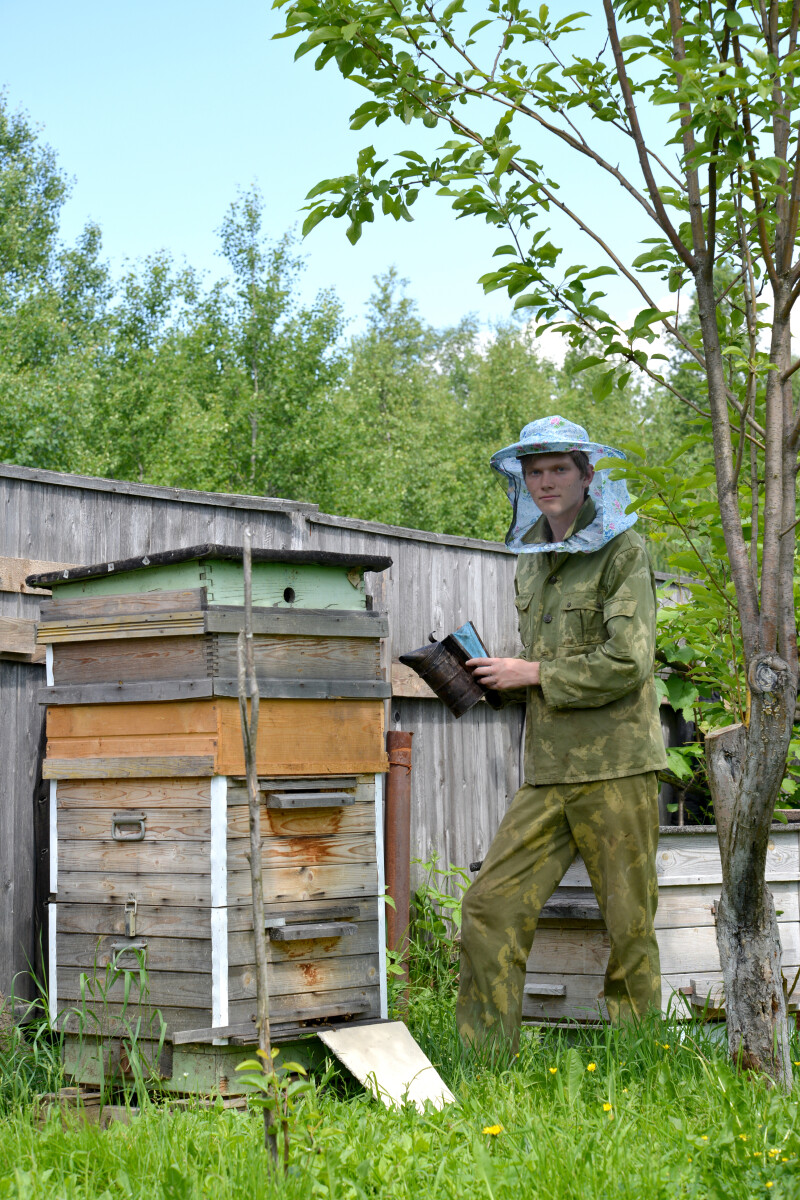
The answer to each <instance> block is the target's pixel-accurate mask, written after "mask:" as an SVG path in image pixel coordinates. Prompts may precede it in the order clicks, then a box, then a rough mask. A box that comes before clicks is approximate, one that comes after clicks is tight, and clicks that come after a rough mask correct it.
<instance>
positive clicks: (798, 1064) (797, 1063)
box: [792, 1060, 800, 1067]
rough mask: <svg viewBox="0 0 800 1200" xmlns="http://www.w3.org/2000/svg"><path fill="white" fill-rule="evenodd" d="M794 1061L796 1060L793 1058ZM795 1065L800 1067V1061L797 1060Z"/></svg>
mask: <svg viewBox="0 0 800 1200" xmlns="http://www.w3.org/2000/svg"><path fill="white" fill-rule="evenodd" d="M792 1061H794V1060H792ZM794 1065H795V1066H796V1067H800V1062H795V1064H794Z"/></svg>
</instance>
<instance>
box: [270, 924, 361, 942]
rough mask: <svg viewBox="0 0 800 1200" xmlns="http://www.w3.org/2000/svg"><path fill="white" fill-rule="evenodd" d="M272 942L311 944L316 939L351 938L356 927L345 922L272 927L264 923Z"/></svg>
mask: <svg viewBox="0 0 800 1200" xmlns="http://www.w3.org/2000/svg"><path fill="white" fill-rule="evenodd" d="M266 925H267V928H269V930H270V937H271V938H272V940H273V941H274V942H306V941H308V942H311V941H316V940H317V939H318V938H341V937H353V935H354V934H356V933H358V926H357V925H351V924H350V923H349V922H346V921H309V922H307V923H305V924H301V925H272V926H270V922H269V919H268V920H267V922H266Z"/></svg>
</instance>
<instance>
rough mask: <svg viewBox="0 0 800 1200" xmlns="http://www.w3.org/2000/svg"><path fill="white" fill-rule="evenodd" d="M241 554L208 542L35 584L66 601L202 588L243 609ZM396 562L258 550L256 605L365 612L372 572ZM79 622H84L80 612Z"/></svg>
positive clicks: (41, 577)
mask: <svg viewBox="0 0 800 1200" xmlns="http://www.w3.org/2000/svg"><path fill="white" fill-rule="evenodd" d="M241 561H242V551H241V548H240V547H236V546H223V545H218V544H216V543H213V544H212V543H206V544H204V545H202V546H189V547H184V548H183V549H180V550H168V551H164V552H163V553H158V554H149V555H142V556H140V557H138V558H130V559H125V560H123V561H117V562H104V563H95V564H93V565H92V566H87V567H70V568H65V569H64V570H61V571H50V572H44V573H41V574H37V575H31V576H29V577H28V581H27V582H28V583H29V584H31V586H36V587H46V588H52V589H53V590H54V593H55V597H56V598H57V599H58V600H59V602H63V603H65V604H66V603H67V602H74V603H75V605H76V608H78V609H79V608H80V605H81V603H82V602H84V601H85V600H86V599H90V600H92V601H95V600H97V599H98V598H100V597H114V596H119V597H123V596H125V597H127V596H131V595H134V594H141V595H146V594H148V593H159V592H161V593H163V592H175V591H187V592H188V591H195V590H197V589H201V590H202V591H203V592H204V594H205V596H206V598H207V601H208V603H209V604H219V605H241V604H243V603H244V588H243V582H242V567H241ZM390 565H391V559H390V558H386V557H384V556H379V555H374V554H373V555H370V554H346V555H345V554H334V553H330V552H326V551H311V550H256V549H254V550H253V604H254V605H256V606H258V607H261V606H265V607H269V608H273V607H285V608H311V609H314V608H322V609H346V610H347V609H366V608H367V595H366V591H365V588H364V572H365V571H384V570H386V568H387V567H389V566H390ZM78 615H79V616H80V615H82V614H81V612H80V611H78Z"/></svg>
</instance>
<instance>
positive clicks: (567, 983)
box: [523, 825, 800, 1023]
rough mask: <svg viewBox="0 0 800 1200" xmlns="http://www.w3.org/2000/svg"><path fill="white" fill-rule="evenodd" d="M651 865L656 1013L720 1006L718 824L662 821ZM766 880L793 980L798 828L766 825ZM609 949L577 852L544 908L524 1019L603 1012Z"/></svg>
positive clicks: (797, 944) (797, 956)
mask: <svg viewBox="0 0 800 1200" xmlns="http://www.w3.org/2000/svg"><path fill="white" fill-rule="evenodd" d="M656 865H657V870H658V883H659V900H658V909H657V912H656V936H657V938H658V946H659V951H660V955H661V1000H662V1009H663V1011H664V1012H668V1011H671V1012H674V1013H675V1014H676V1015H678V1016H688V1015H689V1014H690V1013H691V1012H700V1011H702V1010H703V1009H704V1007H706V1006H708V1007H711V1008H714V1009H716V1008H717V1007H718V1006H719V1004H720V1003H721V1002H722V971H721V968H720V961H719V952H718V950H717V940H716V927H715V912H716V904H717V902H718V900H719V896H720V889H721V885H722V866H721V862H720V854H719V845H718V843H717V835H716V829H715V828H713V827H705V828H704V827H701V826H686V827H684V828H677V827H673V826H666V827H662V829H661V835H660V839H659V846H658V853H657V857H656ZM767 883H768V884H769V887H770V889H771V891H772V894H773V897H774V899H775V908H776V910H777V911H778V930H779V932H780V937H781V945H782V947H783V964H782V965H783V972H784V975H785V976H786V977H787V979H788V982H789V983H790V984H791V981H792V980H793V978H794V975H795V972H796V971H797V967H798V964H800V912H799V911H798V909H799V906H798V887H800V830H797V829H796V828H792V827H790V826H789V827H787V826H784V825H777V826H773V829H772V833H771V838H770V843H769V850H768V853H767ZM608 954H609V944H608V934H607V933H606V930H605V926H604V924H603V921H602V918H601V916H600V911H599V909H598V907H597V902H596V900H595V898H594V893H593V892H592V888H591V884H590V882H589V876H588V873H587V871H586V867H585V865H584V863H583V860H582V859H581V858H580V857H578V858H576V860H575V862H574V863H573V864H572V866H571V867H570V868H569V870H568V871H567V873H566V875H565V876H564V879H563V881H562V883H561V885H560V886H559V887H558V888H557V889H556V891H555V893H554V895H553V897H552V899H551V900H550V901H549V902H548V904H547V905H545V908H544V909H543V910H542V916H541V919H540V922H539V928H538V929H537V931H536V937H535V939H534V944H533V949H532V951H531V954H530V957H529V959H528V964H527V971H526V977H525V998H524V1001H523V1017H524V1019H526V1020H528V1021H532V1022H535V1023H538V1022H543V1023H545V1022H551V1021H564V1020H569V1021H582V1022H592V1021H597V1020H598V1019H600V1018H605V1016H606V1011H605V1005H604V1003H603V976H604V973H605V969H606V964H607V962H608ZM793 999H794V998H793V997H790V1001H791V1000H793Z"/></svg>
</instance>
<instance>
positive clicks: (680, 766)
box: [665, 747, 694, 779]
mask: <svg viewBox="0 0 800 1200" xmlns="http://www.w3.org/2000/svg"><path fill="white" fill-rule="evenodd" d="M665 753H666V756H667V766H668V767H669V769H670V771H671V772H672V774H673V775H677V777H678V779H691V778H692V775H693V774H694V772H693V771H692V768H691V765H690V764H689V763H688V762H687V761H686V758H685V756H684V755H683V754H681V753H680V751H679V750H676V749H674V748H673V747H668V748H667V750H666V751H665Z"/></svg>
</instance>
